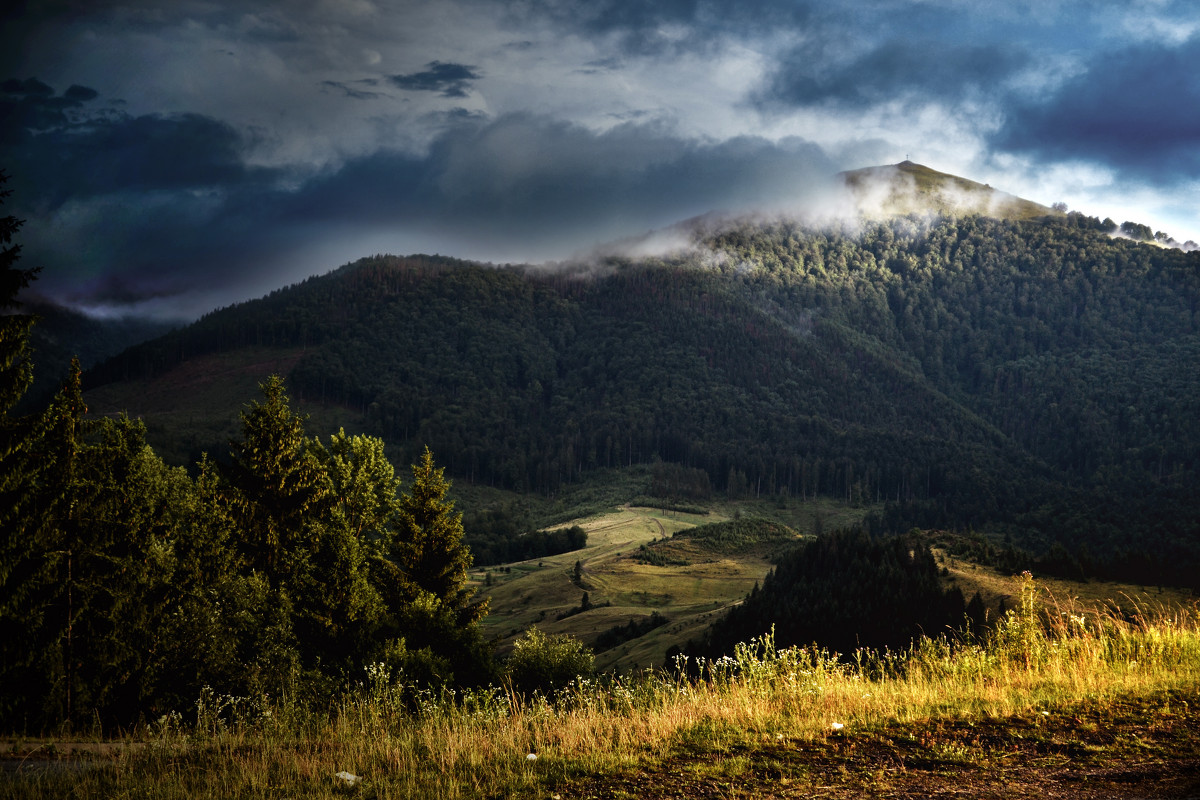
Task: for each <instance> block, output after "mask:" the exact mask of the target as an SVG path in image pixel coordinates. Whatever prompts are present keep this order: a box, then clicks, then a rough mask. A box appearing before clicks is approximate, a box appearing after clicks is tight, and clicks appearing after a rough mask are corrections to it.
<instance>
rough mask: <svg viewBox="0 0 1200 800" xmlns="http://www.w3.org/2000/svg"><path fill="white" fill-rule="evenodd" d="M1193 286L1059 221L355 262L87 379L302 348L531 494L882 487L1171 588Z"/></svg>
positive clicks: (940, 511)
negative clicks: (662, 254) (627, 487)
mask: <svg viewBox="0 0 1200 800" xmlns="http://www.w3.org/2000/svg"><path fill="white" fill-rule="evenodd" d="M1198 301H1200V255H1196V254H1188V253H1184V252H1182V251H1179V250H1170V249H1165V248H1160V247H1156V246H1153V245H1148V244H1142V243H1137V242H1133V241H1130V240H1126V239H1114V238H1112V237H1110V236H1109V235H1108V233H1107V232H1106V231H1105V230H1104V226H1103V225H1102V224H1101V223H1099V222H1098V221H1097V220H1095V219H1091V218H1088V217H1083V216H1081V215H1078V214H1071V215H1061V214H1060V215H1052V216H1046V217H1042V218H1037V219H1032V220H1021V221H1017V220H1007V221H1003V220H997V219H991V218H985V217H976V216H968V217H963V218H953V217H946V218H940V217H939V218H929V217H916V216H913V217H901V218H892V219H890V220H885V221H881V222H872V223H863V224H862V225H861V226H853V227H849V226H848V227H843V228H835V229H820V230H814V229H810V228H806V227H804V226H801V225H799V224H796V223H790V222H776V223H769V224H763V223H749V222H747V223H743V224H740V225H733V226H730V227H727V228H725V229H723V230H722V231H721V232H719V233H717V234H715V235H714V234H711V233H710V234H703V235H701V234H698V235H697V241H696V242H695V246H694V247H693V248H692V249H691V250H690V251H688V252H687V253H686V254H681V255H676V256H672V257H670V258H662V259H643V260H638V261H632V260H626V259H620V258H609V259H607V260H605V261H604V262H603V263H599V264H589V265H574V266H571V265H564V266H562V267H561V268H560V269H540V268H539V269H533V268H522V267H493V266H484V265H479V264H473V263H466V262H459V261H454V260H451V259H446V258H438V257H424V256H417V257H409V258H397V257H390V256H376V257H373V258H367V259H363V260H361V261H359V262H356V263H354V264H350V265H347V266H345V267H343V268H341V269H339V270H337V271H335V272H332V273H330V274H328V275H325V276H322V277H319V278H312V279H309V280H307V281H305V282H304V283H301V284H298V285H296V286H293V287H290V288H288V289H284V290H280V291H277V292H275V293H273V294H272V295H270V296H269V297H266V298H263V299H262V300H259V301H254V302H251V303H245V304H241V305H238V306H235V307H231V308H227V309H223V310H220V311H217V312H214V313H212V314H210V315H208V316H207V317H205V318H203V319H202V320H200V321H199V322H197V323H196V324H194V325H193V326H191V327H189V328H187V329H184V330H182V331H177V332H174V333H172V334H169V335H167V336H165V337H163V338H161V339H158V340H156V341H154V342H150V343H147V344H145V345H142V346H140V347H136V348H133V349H131V350H129V351H127V352H126V353H125V354H123V355H122V356H120V357H118V358H116V359H113V360H111V361H109V362H108V363H106V364H104V365H103V366H102V367H99V368H97V369H95V370H93V371H91V373H90V374H89V375H88V376H87V381H88V385H89V386H98V385H100V384H103V383H107V382H112V381H119V380H122V379H125V378H131V377H136V376H144V375H146V374H150V373H154V372H156V371H162V370H165V369H167V368H169V367H171V366H172V365H174V364H177V363H179V362H180V361H181V360H184V359H187V358H190V357H192V356H195V355H197V354H202V353H211V352H222V351H228V350H232V349H236V348H240V347H244V346H249V345H255V346H257V345H272V346H289V347H303V348H304V354H303V356H302V357H301V358H300V360H299V362H298V363H297V364H296V366H295V367H294V369H293V370H292V372H291V374H290V376H288V377H289V385H290V386H291V388H292V391H293V393H294V394H295V395H296V396H297V397H299V398H302V399H304V400H307V401H310V402H319V403H333V404H341V405H344V406H346V407H349V408H352V409H354V410H355V411H356V413H358V414H361V416H362V419H363V424H364V426H365V428H366V429H367V430H368V431H369V432H372V433H376V434H378V435H380V436H383V437H384V438H385V439H387V440H388V441H389V442H392V443H394V444H398V445H401V446H402V447H403V449H404V450H405V452H406V453H409V452H411V453H415V452H416V451H417V450H418V449H419V448H421V447H423V446H425V445H429V446H430V447H432V448H433V449H434V451H435V452H437V453H438V455H439V458H440V459H441V460H443V461H444V463H446V465H447V467H448V469H449V471H450V472H451V473H453V474H457V475H458V476H460V477H461V478H465V479H467V480H470V481H474V482H485V483H493V484H496V485H500V486H505V487H508V488H513V489H518V490H533V491H543V492H552V491H554V490H555V489H556V488H557V487H558V486H559V485H561V484H562V483H563V482H566V481H571V480H574V479H576V478H578V477H579V476H580V475H581V474H582V473H583V472H584V471H586V470H589V469H592V468H595V467H606V466H615V465H622V464H628V463H636V462H648V461H653V460H656V459H661V460H663V461H667V462H676V463H680V464H683V465H685V466H687V467H691V468H698V469H702V470H704V471H705V472H707V473H708V475H709V477H710V480H711V482H712V485H713V486H715V487H716V488H718V489H721V490H725V491H729V492H731V493H733V494H740V493H749V492H752V493H759V494H762V493H775V492H785V493H788V494H792V495H799V496H808V495H811V494H814V493H822V494H833V495H837V496H841V497H845V498H848V499H850V500H864V501H887V502H889V504H890V505H889V509H888V511H887V512H886V513H885V514H884V515H883V516H882V518H881V519H880V520H879V521H878V524H880V525H883V526H887V527H892V528H903V527H905V526H907V525H910V524H914V523H915V524H922V525H926V526H960V527H966V526H974V527H979V528H992V529H995V530H998V531H999V530H1007V531H1008V532H1010V533H1013V534H1015V535H1017V536H1018V537H1019V540H1020V542H1022V543H1025V544H1026V545H1028V546H1033V547H1035V548H1042V549H1044V548H1046V547H1048V546H1049V545H1050V544H1051V543H1053V542H1055V541H1060V542H1062V543H1063V545H1064V546H1065V548H1066V550H1067V552H1068V553H1069V554H1070V557H1071V558H1073V559H1079V560H1080V561H1082V562H1087V566H1088V567H1089V569H1094V570H1099V571H1103V570H1104V569H1107V568H1114V569H1115V568H1117V567H1118V566H1119V567H1120V568H1122V569H1126V570H1129V569H1134V570H1136V569H1143V570H1146V571H1156V574H1162V573H1161V570H1162V569H1164V568H1167V567H1172V568H1174V569H1175V571H1176V573H1178V574H1174V575H1168V576H1167V577H1168V578H1170V579H1177V580H1187V578H1186V574H1185V573H1184V572H1183V571H1182V570H1183V567H1181V566H1180V565H1183V564H1193V563H1195V562H1196V550H1197V548H1196V540H1197V525H1198V524H1200V523H1197V520H1200V497H1198V496H1197V495H1198V492H1197V489H1196V486H1197V481H1196V479H1197V470H1198V469H1200V463H1198V461H1200V399H1198V398H1200V371H1198V370H1197V369H1196V367H1195V365H1196V364H1197V363H1198V362H1197V356H1200V335H1198V334H1200V331H1198V325H1200V318H1198V317H1197V303H1198ZM130 411H131V412H134V413H136V412H137V409H136V408H130ZM222 449H223V448H222V447H221V443H214V447H213V451H214V452H220V451H221V450H222ZM1134 554H1136V557H1132V556H1133V555H1134Z"/></svg>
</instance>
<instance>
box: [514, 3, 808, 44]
mask: <svg viewBox="0 0 1200 800" xmlns="http://www.w3.org/2000/svg"><path fill="white" fill-rule="evenodd" d="M814 7H816V8H820V6H818V5H817V4H813V3H810V2H807V0H745V1H744V2H739V0H662V1H661V2H653V3H630V2H626V0H532V1H531V2H522V3H519V4H514V5H513V8H512V12H511V13H512V14H513V15H514V16H520V17H521V18H523V19H535V20H542V19H551V20H554V21H555V22H556V23H557V24H558V25H560V26H562V27H563V28H565V29H567V30H572V31H576V32H578V33H579V34H580V35H583V36H587V37H594V36H608V37H612V39H613V42H614V43H615V45H616V46H617V48H618V49H619V50H620V51H621V52H623V53H625V54H628V55H638V56H665V55H672V54H680V53H682V52H697V51H704V50H707V49H708V48H710V47H712V46H713V45H714V44H715V43H716V42H717V41H718V40H719V39H720V38H721V37H723V36H727V35H733V36H739V37H740V36H746V35H754V34H760V33H763V32H769V31H772V30H778V29H779V28H780V27H781V26H788V25H798V24H801V23H805V22H808V21H809V20H810V18H811V17H812V14H813V11H812V9H813V8H814Z"/></svg>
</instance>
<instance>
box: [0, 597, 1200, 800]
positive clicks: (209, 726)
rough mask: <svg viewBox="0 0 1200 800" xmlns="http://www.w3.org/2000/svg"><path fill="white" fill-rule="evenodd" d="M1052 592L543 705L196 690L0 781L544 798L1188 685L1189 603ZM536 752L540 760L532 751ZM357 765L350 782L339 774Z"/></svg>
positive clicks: (594, 685)
mask: <svg viewBox="0 0 1200 800" xmlns="http://www.w3.org/2000/svg"><path fill="white" fill-rule="evenodd" d="M1049 602H1050V600H1049V598H1048V596H1047V595H1046V594H1045V592H1044V590H1042V589H1040V588H1039V587H1037V586H1035V584H1034V583H1033V581H1032V579H1031V578H1025V579H1023V581H1022V585H1021V591H1020V593H1019V595H1018V602H1017V603H1016V604H1015V607H1014V608H1013V609H1012V610H1011V611H1010V612H1009V614H1008V615H1007V616H1006V618H1005V619H1004V620H1002V621H1001V622H1000V623H999V624H998V626H997V628H996V629H995V631H994V632H993V633H992V634H991V635H989V636H988V637H987V638H986V639H984V640H980V641H978V642H971V641H969V640H968V641H958V642H947V641H946V640H924V641H921V642H919V643H917V644H916V645H914V647H913V648H912V649H911V650H910V651H908V652H905V653H894V654H889V653H883V654H877V653H864V654H860V658H859V659H858V660H857V661H852V662H850V663H846V662H844V661H843V662H839V661H836V660H834V659H832V658H830V657H829V656H828V655H827V654H824V653H821V652H815V651H812V650H809V649H799V648H790V649H784V650H778V649H776V648H775V647H774V644H773V642H772V641H771V640H770V637H769V636H768V637H763V638H761V639H759V640H756V641H755V642H753V643H751V644H749V645H743V646H741V647H739V649H738V652H737V654H736V656H735V657H732V658H727V659H722V660H721V661H718V662H714V663H710V664H703V665H701V671H700V677H699V678H689V677H686V676H685V675H684V674H682V673H679V672H674V673H666V672H656V673H645V674H642V675H637V676H631V677H625V678H607V679H604V680H600V681H582V682H580V683H579V684H578V685H576V686H574V687H572V688H571V689H569V690H567V691H565V692H563V693H561V694H559V695H558V696H557V697H556V698H554V699H553V701H550V700H547V699H545V698H542V697H540V696H535V697H534V698H532V699H528V698H520V697H514V696H512V695H510V694H508V693H506V692H504V691H502V690H498V689H489V690H486V691H479V692H474V693H469V694H466V695H457V696H455V695H452V694H443V695H433V694H428V693H426V694H418V695H416V702H415V705H414V701H413V697H414V695H413V694H412V691H411V687H405V686H403V684H402V683H397V682H395V681H393V680H392V679H391V677H390V676H388V675H386V674H382V673H379V672H376V673H374V674H372V675H370V676H368V677H369V679H368V681H367V682H366V683H365V684H364V685H363V686H362V687H360V688H359V689H357V690H354V691H352V692H350V693H348V694H347V695H346V696H345V697H343V698H342V699H341V700H340V701H339V702H338V703H337V704H336V705H335V706H334V707H333V708H332V709H331V710H330V711H329V712H327V713H318V712H314V711H312V710H305V709H299V708H296V707H293V706H290V705H289V704H288V703H286V702H265V703H264V702H257V703H255V702H249V701H233V702H224V701H221V700H220V699H219V698H208V699H206V701H205V703H203V704H201V707H200V708H199V714H198V716H197V720H196V722H195V723H194V724H193V723H190V722H189V723H187V724H184V723H183V722H182V721H180V720H175V721H171V720H164V721H162V722H161V723H160V724H158V725H156V726H152V728H151V730H150V731H148V733H149V736H148V744H147V745H146V746H145V747H143V748H141V749H137V750H134V749H129V750H126V751H124V752H123V754H122V755H120V756H119V757H117V758H116V759H115V760H113V761H108V762H103V763H101V764H100V765H98V766H92V767H89V768H84V769H73V768H72V769H64V768H55V769H44V770H41V771H39V772H34V773H31V774H26V775H18V776H16V777H14V776H13V775H11V774H10V775H9V776H8V777H7V778H5V779H4V780H3V782H0V792H2V793H3V796H11V797H42V796H75V797H108V796H126V797H133V796H136V797H146V798H174V797H206V796H207V797H263V798H266V797H284V796H287V797H334V796H338V795H339V794H341V793H343V792H345V791H352V792H353V793H354V794H355V795H357V796H362V797H380V798H383V797H397V798H399V797H411V798H434V797H437V798H455V797H487V796H514V795H517V796H542V797H544V796H548V795H549V794H550V793H552V792H553V791H554V789H555V788H556V787H558V786H560V785H565V784H567V783H571V782H574V781H578V780H579V779H581V778H582V777H584V776H587V775H595V774H605V773H611V772H613V771H615V770H621V769H624V768H629V767H632V766H634V765H637V764H648V763H650V764H652V763H654V762H655V761H656V760H659V759H663V758H665V757H667V756H669V755H670V754H671V753H673V752H676V753H677V752H679V751H680V749H681V748H682V749H685V750H687V751H689V752H700V753H704V752H709V753H720V752H725V751H728V749H729V748H730V747H734V746H736V747H738V748H740V750H741V751H742V752H746V753H749V754H750V755H749V756H747V757H752V755H753V753H754V752H755V748H761V747H765V746H766V743H774V742H775V741H776V739H777V737H784V738H786V740H788V741H791V742H797V741H804V740H810V741H811V740H817V739H823V738H824V737H827V736H828V735H829V734H830V732H831V731H832V730H833V729H834V727H835V726H834V723H838V724H839V725H841V726H842V728H841V729H840V733H839V735H842V736H849V737H852V736H854V735H855V731H865V730H869V729H878V728H879V727H881V726H887V725H890V724H896V723H905V722H910V721H913V720H922V719H930V718H938V717H941V718H955V719H963V718H966V719H972V718H973V719H984V718H987V719H992V720H994V719H1000V718H1005V717H1009V716H1012V715H1017V714H1025V715H1028V714H1040V713H1042V712H1045V713H1046V714H1055V713H1056V712H1057V710H1058V709H1060V708H1063V707H1067V706H1070V705H1071V704H1073V703H1077V702H1080V701H1082V700H1087V701H1090V702H1093V703H1104V702H1113V701H1115V700H1116V699H1118V698H1122V697H1127V696H1144V695H1148V694H1151V693H1154V692H1160V691H1163V690H1170V689H1178V688H1181V687H1182V688H1189V689H1190V688H1194V687H1195V686H1196V685H1197V682H1198V681H1200V613H1198V611H1197V609H1196V607H1195V606H1191V607H1186V608H1185V607H1178V608H1175V609H1173V610H1170V609H1166V608H1159V609H1143V611H1142V613H1140V614H1136V615H1133V616H1127V615H1124V614H1115V613H1110V612H1105V611H1102V610H1098V609H1095V608H1094V607H1082V606H1077V605H1061V604H1060V605H1053V604H1050V605H1047V603H1049ZM530 754H533V755H535V756H536V758H533V759H531V758H529V756H530ZM341 770H345V771H347V772H350V773H353V774H355V775H359V776H362V777H363V782H362V783H361V784H360V785H358V786H357V787H354V788H353V789H349V788H348V787H341V786H339V783H338V779H336V778H335V777H334V774H335V773H336V772H338V771H341Z"/></svg>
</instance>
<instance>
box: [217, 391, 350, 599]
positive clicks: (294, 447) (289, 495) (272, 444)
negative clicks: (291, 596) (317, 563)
mask: <svg viewBox="0 0 1200 800" xmlns="http://www.w3.org/2000/svg"><path fill="white" fill-rule="evenodd" d="M259 388H260V389H261V390H262V393H263V397H264V401H263V402H258V401H256V402H254V403H252V404H251V406H250V408H249V409H248V410H247V411H245V412H243V413H242V439H241V441H235V442H233V443H231V455H232V457H233V463H232V465H231V466H230V469H229V481H228V486H229V489H230V501H231V503H230V505H231V510H232V512H233V515H234V519H235V521H236V522H237V524H238V525H239V527H240V528H241V530H242V535H243V536H244V537H245V540H244V541H243V542H242V548H243V550H244V552H245V553H246V555H247V557H248V560H249V566H250V568H251V569H252V570H258V571H260V572H262V573H263V574H264V575H265V576H267V578H268V579H269V580H270V582H271V583H272V585H273V586H281V585H282V586H286V585H287V584H290V583H292V582H294V581H296V580H299V579H301V578H302V576H303V575H304V573H305V572H307V571H308V570H309V569H311V568H312V564H311V559H312V556H313V554H314V553H315V551H316V550H317V544H318V542H317V541H316V540H317V538H318V537H319V534H320V531H319V530H318V528H317V526H316V525H315V524H314V523H315V521H316V520H319V519H320V518H321V517H322V516H323V515H324V514H325V513H326V512H327V511H328V510H329V508H330V506H331V504H332V500H333V497H332V491H331V490H332V487H331V485H330V482H329V477H328V475H327V474H326V473H325V471H324V470H323V469H322V468H321V464H320V461H319V460H318V458H317V456H316V455H315V453H314V452H313V448H312V447H311V446H310V443H309V441H308V440H307V439H306V437H305V435H304V423H303V420H302V419H301V418H300V417H298V416H296V415H295V414H293V413H292V410H291V408H290V407H289V405H288V397H287V395H286V394H285V392H284V383H283V379H282V378H280V377H279V376H278V375H273V376H271V377H270V378H268V379H267V380H266V381H264V382H263V383H262V384H261V385H260V387H259Z"/></svg>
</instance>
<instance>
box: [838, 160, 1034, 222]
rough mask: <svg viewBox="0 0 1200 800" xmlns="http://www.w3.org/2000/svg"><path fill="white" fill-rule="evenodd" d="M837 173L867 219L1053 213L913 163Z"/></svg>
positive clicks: (1008, 216)
mask: <svg viewBox="0 0 1200 800" xmlns="http://www.w3.org/2000/svg"><path fill="white" fill-rule="evenodd" d="M838 177H839V178H841V180H842V182H843V183H844V184H845V186H846V188H847V190H849V192H850V196H851V198H852V200H853V202H854V205H855V207H856V208H857V210H858V212H859V213H860V214H862V215H863V216H866V217H870V218H881V217H890V216H897V215H901V216H902V215H905V214H920V213H936V214H953V215H962V214H982V215H984V216H988V217H996V218H1000V219H1033V218H1035V217H1042V216H1046V215H1048V214H1057V213H1058V212H1057V211H1055V210H1054V209H1052V208H1049V207H1047V206H1044V205H1041V204H1040V203H1035V202H1033V201H1032V200H1025V199H1024V198H1021V197H1017V196H1015V195H1011V194H1008V193H1006V192H1001V191H999V190H997V189H993V188H992V187H991V186H988V185H987V184H983V183H976V182H975V181H972V180H968V179H967V178H960V177H958V176H957V175H950V174H947V173H945V172H938V171H937V170H935V169H930V168H929V167H927V166H925V165H923V164H916V163H913V162H912V161H901V162H900V163H899V164H888V165H886V166H880V167H865V168H863V169H856V170H849V171H847V172H840V173H838Z"/></svg>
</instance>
